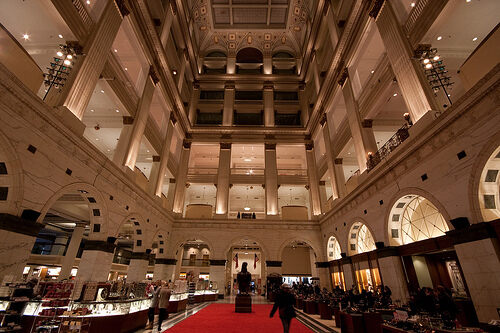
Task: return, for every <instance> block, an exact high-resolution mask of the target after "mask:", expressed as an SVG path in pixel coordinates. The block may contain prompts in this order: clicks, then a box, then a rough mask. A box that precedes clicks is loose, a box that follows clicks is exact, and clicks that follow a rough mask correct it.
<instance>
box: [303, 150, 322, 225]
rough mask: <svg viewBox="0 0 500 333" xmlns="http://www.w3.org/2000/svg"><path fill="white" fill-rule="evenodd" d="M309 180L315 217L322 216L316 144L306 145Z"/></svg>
mask: <svg viewBox="0 0 500 333" xmlns="http://www.w3.org/2000/svg"><path fill="white" fill-rule="evenodd" d="M306 161H307V178H308V179H309V197H310V198H311V210H312V214H313V215H314V216H317V215H321V198H320V196H319V179H318V168H317V167H316V156H314V144H312V143H309V144H306Z"/></svg>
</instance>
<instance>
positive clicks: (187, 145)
mask: <svg viewBox="0 0 500 333" xmlns="http://www.w3.org/2000/svg"><path fill="white" fill-rule="evenodd" d="M182 147H183V148H185V149H191V141H187V140H186V139H184V140H183V141H182Z"/></svg>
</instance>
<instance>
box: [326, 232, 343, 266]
mask: <svg viewBox="0 0 500 333" xmlns="http://www.w3.org/2000/svg"><path fill="white" fill-rule="evenodd" d="M326 251H327V253H328V261H330V260H337V259H340V258H342V256H341V255H340V253H341V250H340V244H339V241H338V240H337V238H335V237H333V236H332V237H330V239H328V245H327V249H326Z"/></svg>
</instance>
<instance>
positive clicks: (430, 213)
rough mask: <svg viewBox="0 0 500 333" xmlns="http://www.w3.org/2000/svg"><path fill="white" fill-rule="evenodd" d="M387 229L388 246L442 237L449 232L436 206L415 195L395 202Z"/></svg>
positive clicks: (406, 196) (409, 195)
mask: <svg viewBox="0 0 500 333" xmlns="http://www.w3.org/2000/svg"><path fill="white" fill-rule="evenodd" d="M388 228H389V230H388V232H389V244H390V245H403V244H409V243H413V242H418V241H421V240H425V239H429V238H434V237H439V236H443V235H444V234H445V232H447V231H448V230H449V228H448V224H447V223H446V220H445V219H444V217H443V215H442V214H441V213H440V212H439V210H438V209H437V208H436V206H435V205H434V204H433V203H432V202H430V201H429V200H428V199H426V198H424V197H423V196H420V195H416V194H408V195H405V196H403V197H401V198H399V199H398V200H396V202H395V203H394V206H393V207H392V209H391V213H390V215H389V221H388Z"/></svg>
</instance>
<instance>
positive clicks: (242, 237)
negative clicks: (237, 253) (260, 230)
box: [222, 235, 272, 260]
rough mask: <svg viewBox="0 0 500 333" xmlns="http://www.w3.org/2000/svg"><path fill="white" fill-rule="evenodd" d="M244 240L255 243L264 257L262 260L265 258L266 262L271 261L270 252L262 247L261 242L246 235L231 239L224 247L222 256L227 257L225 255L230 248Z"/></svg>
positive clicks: (262, 243)
mask: <svg viewBox="0 0 500 333" xmlns="http://www.w3.org/2000/svg"><path fill="white" fill-rule="evenodd" d="M244 240H249V241H253V242H255V243H257V245H259V247H260V249H261V251H262V254H263V255H264V258H266V260H272V259H271V257H270V252H269V250H268V249H267V248H266V247H265V246H264V242H263V241H261V240H260V239H258V238H257V237H254V236H248V235H243V236H238V237H236V238H233V239H232V240H231V241H230V242H229V243H228V244H227V245H226V246H225V247H224V252H223V253H222V255H223V256H224V258H225V256H226V255H227V253H228V252H229V251H231V247H233V245H234V244H236V243H239V242H241V241H244Z"/></svg>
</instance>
